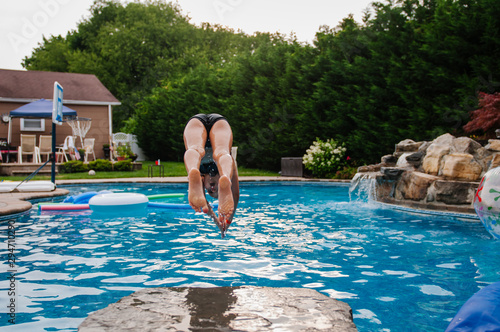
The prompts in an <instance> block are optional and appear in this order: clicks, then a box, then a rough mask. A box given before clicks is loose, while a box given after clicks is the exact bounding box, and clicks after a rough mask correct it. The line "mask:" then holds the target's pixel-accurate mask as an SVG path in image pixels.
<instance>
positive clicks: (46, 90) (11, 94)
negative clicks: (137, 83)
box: [0, 69, 120, 105]
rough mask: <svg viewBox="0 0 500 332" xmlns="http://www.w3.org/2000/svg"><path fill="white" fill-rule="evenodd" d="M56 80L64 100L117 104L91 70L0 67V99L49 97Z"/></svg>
mask: <svg viewBox="0 0 500 332" xmlns="http://www.w3.org/2000/svg"><path fill="white" fill-rule="evenodd" d="M56 81H57V82H59V84H61V85H62V87H63V89H64V96H63V99H64V103H65V104H88V105H120V102H119V101H118V99H116V98H115V97H114V96H113V95H112V94H111V92H109V90H108V89H106V87H105V86H104V85H103V84H102V83H101V81H99V79H98V78H97V77H96V76H95V75H92V74H76V73H58V72H49V71H34V70H30V71H25V70H10V69H0V101H11V102H30V101H34V100H38V99H41V98H44V99H48V100H52V98H53V96H54V82H56Z"/></svg>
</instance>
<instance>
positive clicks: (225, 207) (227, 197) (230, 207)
mask: <svg viewBox="0 0 500 332" xmlns="http://www.w3.org/2000/svg"><path fill="white" fill-rule="evenodd" d="M233 212H234V200H233V192H232V191H231V180H229V178H228V177H227V176H226V175H223V176H221V177H220V178H219V221H221V222H224V223H226V222H227V221H229V223H230V222H231V218H232V216H233ZM229 223H228V226H229Z"/></svg>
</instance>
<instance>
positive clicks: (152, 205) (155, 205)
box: [148, 202, 218, 210]
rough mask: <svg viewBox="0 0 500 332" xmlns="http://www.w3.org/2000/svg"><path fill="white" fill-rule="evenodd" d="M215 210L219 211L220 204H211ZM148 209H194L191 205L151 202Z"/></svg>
mask: <svg viewBox="0 0 500 332" xmlns="http://www.w3.org/2000/svg"><path fill="white" fill-rule="evenodd" d="M210 205H211V206H212V208H213V209H217V206H218V204H217V203H214V204H210ZM148 207H150V208H158V209H172V210H190V209H192V207H191V205H189V204H178V203H157V202H149V203H148Z"/></svg>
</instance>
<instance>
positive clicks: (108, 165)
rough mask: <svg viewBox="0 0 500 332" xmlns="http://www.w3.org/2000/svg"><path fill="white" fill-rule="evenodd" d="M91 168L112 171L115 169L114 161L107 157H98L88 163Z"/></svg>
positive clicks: (97, 170)
mask: <svg viewBox="0 0 500 332" xmlns="http://www.w3.org/2000/svg"><path fill="white" fill-rule="evenodd" d="M88 168H89V170H90V169H93V170H94V171H96V172H111V171H112V170H113V163H112V162H111V161H109V160H105V159H97V160H94V161H90V162H89V165H88Z"/></svg>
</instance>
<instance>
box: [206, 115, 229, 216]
mask: <svg viewBox="0 0 500 332" xmlns="http://www.w3.org/2000/svg"><path fill="white" fill-rule="evenodd" d="M210 142H211V143H212V148H213V157H214V160H215V161H216V163H217V167H218V169H219V175H220V178H219V208H218V209H219V220H220V221H224V222H225V221H226V220H229V221H231V219H232V216H233V214H234V209H235V206H234V205H235V203H234V198H233V192H232V179H233V175H234V174H233V173H234V170H233V167H234V160H233V157H231V154H230V152H231V146H232V145H233V132H232V131H231V127H230V126H229V123H228V122H227V121H224V120H219V121H217V122H216V123H215V124H214V126H213V127H212V130H211V131H210Z"/></svg>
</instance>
